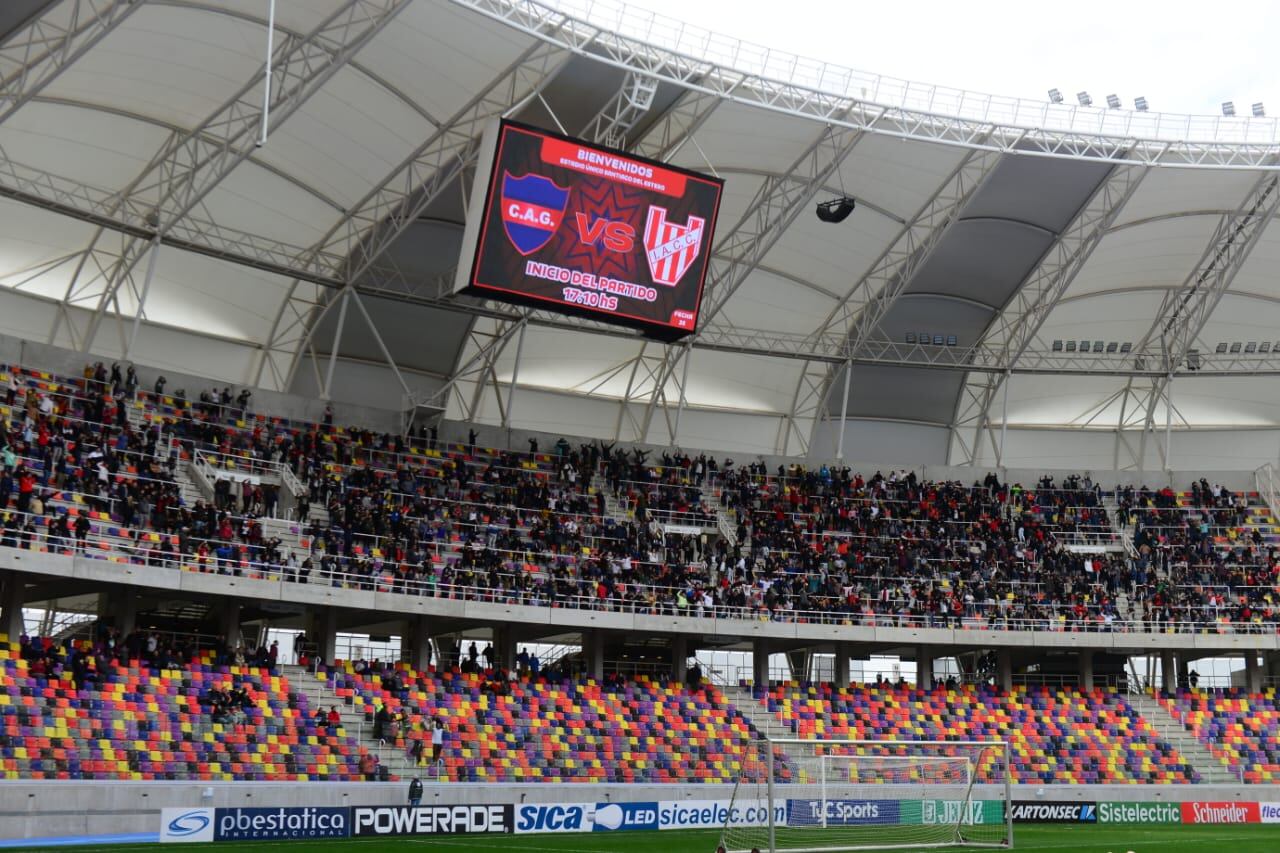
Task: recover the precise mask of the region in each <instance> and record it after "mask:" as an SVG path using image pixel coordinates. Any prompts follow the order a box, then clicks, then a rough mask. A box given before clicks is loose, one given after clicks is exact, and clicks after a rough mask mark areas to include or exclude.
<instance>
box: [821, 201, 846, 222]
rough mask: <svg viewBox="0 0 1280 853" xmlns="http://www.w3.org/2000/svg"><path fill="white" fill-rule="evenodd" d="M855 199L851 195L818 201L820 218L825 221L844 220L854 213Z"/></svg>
mask: <svg viewBox="0 0 1280 853" xmlns="http://www.w3.org/2000/svg"><path fill="white" fill-rule="evenodd" d="M853 208H854V201H853V198H852V197H850V196H845V197H844V198H833V199H831V200H830V201H820V202H818V218H819V219H821V220H822V221H823V222H844V221H845V220H846V219H848V218H849V214H850V213H853Z"/></svg>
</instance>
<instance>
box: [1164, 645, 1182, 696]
mask: <svg viewBox="0 0 1280 853" xmlns="http://www.w3.org/2000/svg"><path fill="white" fill-rule="evenodd" d="M1177 674H1178V671H1177V669H1175V668H1174V664H1173V652H1171V651H1163V652H1161V653H1160V689H1162V690H1164V691H1165V692H1166V693H1172V692H1173V691H1174V690H1176V689H1177V687H1178V685H1177V682H1176V678H1177Z"/></svg>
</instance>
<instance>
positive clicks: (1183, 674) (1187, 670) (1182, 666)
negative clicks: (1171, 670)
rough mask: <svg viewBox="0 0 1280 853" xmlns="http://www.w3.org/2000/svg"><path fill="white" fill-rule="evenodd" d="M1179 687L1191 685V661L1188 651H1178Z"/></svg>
mask: <svg viewBox="0 0 1280 853" xmlns="http://www.w3.org/2000/svg"><path fill="white" fill-rule="evenodd" d="M1176 686H1178V687H1190V686H1191V661H1189V660H1188V659H1187V653H1186V652H1178V683H1177V685H1176Z"/></svg>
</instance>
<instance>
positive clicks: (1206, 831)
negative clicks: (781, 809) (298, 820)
mask: <svg viewBox="0 0 1280 853" xmlns="http://www.w3.org/2000/svg"><path fill="white" fill-rule="evenodd" d="M718 838H719V833H718V832H714V831H710V830H697V831H687V832H680V831H666V832H661V833H659V832H617V833H584V834H572V835H506V836H502V835H473V836H454V837H430V836H418V837H408V838H369V839H352V840H346V841H314V840H313V841H253V842H243V843H235V842H224V843H220V844H179V845H166V846H165V848H164V849H166V850H170V851H173V853H265V851H272V850H276V851H279V853H347V851H350V853H373V851H380V850H414V849H417V850H421V851H423V853H473V851H474V853H490V851H494V852H495V853H502V851H510V853H516V851H529V853H655V851H660V853H713V851H714V850H715V847H716V841H717V840H718ZM1013 840H1014V849H1015V850H1021V851H1031V850H1056V851H1080V853H1128V851H1130V850H1132V851H1133V853H1276V851H1278V850H1280V824H1277V825H1274V826H1272V825H1256V824H1255V825H1247V826H1118V825H1114V824H1111V825H1103V826H1099V825H1078V824H1061V825H1037V826H1015V827H1014V831H1013ZM10 849H11V850H12V849H14V848H10ZM33 849H36V848H33ZM38 849H40V850H43V851H50V850H58V851H69V853H91V851H92V853H158V847H157V845H154V844H149V845H112V846H109V847H102V846H99V847H56V848H49V847H44V848H38ZM907 849H908V850H910V848H907Z"/></svg>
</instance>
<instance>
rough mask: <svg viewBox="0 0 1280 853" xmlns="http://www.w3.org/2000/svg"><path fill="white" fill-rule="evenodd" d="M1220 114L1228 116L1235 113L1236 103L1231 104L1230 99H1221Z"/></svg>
mask: <svg viewBox="0 0 1280 853" xmlns="http://www.w3.org/2000/svg"><path fill="white" fill-rule="evenodd" d="M1222 114H1223V115H1224V116H1227V117H1230V116H1233V115H1235V114H1236V105H1235V104H1233V103H1232V102H1231V101H1223V102H1222Z"/></svg>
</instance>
